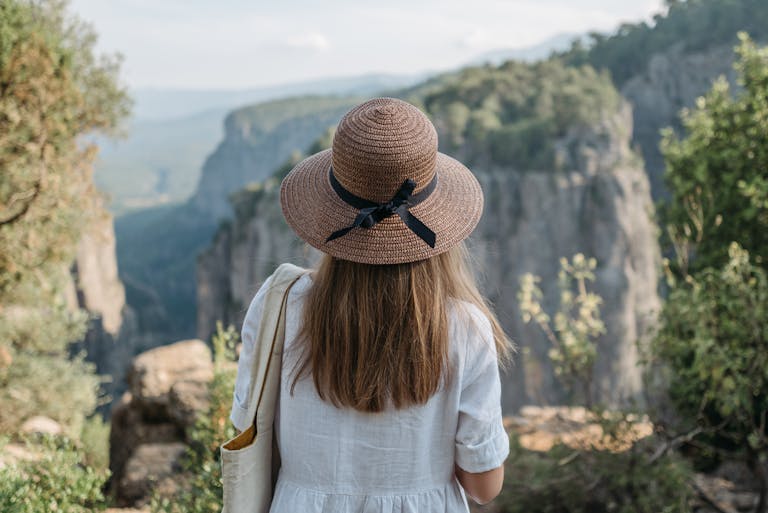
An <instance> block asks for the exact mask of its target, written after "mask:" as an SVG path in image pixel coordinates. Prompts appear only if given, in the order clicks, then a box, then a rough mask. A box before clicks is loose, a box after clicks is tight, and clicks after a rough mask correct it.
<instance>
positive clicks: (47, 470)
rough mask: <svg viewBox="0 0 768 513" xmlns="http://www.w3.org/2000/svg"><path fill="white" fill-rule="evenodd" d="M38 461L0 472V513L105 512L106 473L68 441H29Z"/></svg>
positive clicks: (28, 447)
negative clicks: (90, 463) (87, 460)
mask: <svg viewBox="0 0 768 513" xmlns="http://www.w3.org/2000/svg"><path fill="white" fill-rule="evenodd" d="M27 449H28V450H29V452H31V453H33V454H37V455H38V456H39V459H36V460H35V461H22V462H18V463H15V464H11V465H9V466H8V467H5V468H2V469H0V511H2V512H3V513H44V512H49V511H62V512H66V513H87V512H92V511H101V510H103V509H104V508H106V501H105V498H104V496H103V494H102V491H101V490H102V487H103V486H104V483H105V481H106V479H107V477H108V476H109V471H107V470H95V469H94V468H92V467H90V466H88V465H86V464H85V463H84V462H83V460H82V455H81V453H80V452H79V451H78V450H77V448H76V447H75V445H74V444H73V443H72V441H70V440H69V439H67V438H62V437H47V436H46V437H42V438H40V439H39V441H28V442H27Z"/></svg>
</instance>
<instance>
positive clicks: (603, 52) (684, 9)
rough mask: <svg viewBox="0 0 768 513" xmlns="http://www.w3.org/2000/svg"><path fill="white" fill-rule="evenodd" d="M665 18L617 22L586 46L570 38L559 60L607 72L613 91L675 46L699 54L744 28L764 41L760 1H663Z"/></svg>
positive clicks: (767, 29)
mask: <svg viewBox="0 0 768 513" xmlns="http://www.w3.org/2000/svg"><path fill="white" fill-rule="evenodd" d="M667 5H668V11H667V12H666V14H657V15H656V16H654V23H653V24H652V25H650V24H648V23H647V22H645V21H642V22H639V23H623V24H622V25H621V26H620V27H619V29H618V30H617V31H616V32H615V33H613V34H610V35H606V34H601V33H597V32H593V33H590V34H589V37H590V42H588V43H587V44H586V45H585V44H583V43H582V42H581V41H580V40H575V41H574V42H573V44H572V46H571V49H570V50H568V51H567V52H564V54H563V55H562V57H563V59H564V60H565V61H566V62H567V63H569V64H573V65H583V64H590V65H592V66H594V67H595V68H597V69H608V70H610V72H611V75H612V77H613V80H614V82H615V83H616V85H617V87H621V86H623V85H624V83H625V82H626V81H627V80H628V79H629V78H631V77H632V76H634V75H637V74H638V73H642V72H643V71H645V68H646V66H647V63H648V61H649V60H650V58H651V57H652V56H653V55H654V54H656V53H659V52H664V51H667V50H668V49H669V48H670V47H671V46H673V45H679V46H680V47H681V49H682V50H683V51H687V52H697V51H704V50H706V49H708V48H711V47H713V46H716V45H722V44H730V43H732V42H734V40H735V36H736V32H737V31H739V30H745V31H747V32H749V33H751V34H752V35H753V36H754V37H756V38H758V39H763V38H765V37H768V3H766V2H765V1H764V0H687V1H686V0H682V1H668V2H667Z"/></svg>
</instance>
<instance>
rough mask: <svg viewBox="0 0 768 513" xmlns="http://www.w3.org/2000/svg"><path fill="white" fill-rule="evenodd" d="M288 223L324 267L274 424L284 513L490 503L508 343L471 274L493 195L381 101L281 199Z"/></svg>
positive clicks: (358, 116) (290, 358)
mask: <svg viewBox="0 0 768 513" xmlns="http://www.w3.org/2000/svg"><path fill="white" fill-rule="evenodd" d="M280 199H281V205H282V209H283V214H284V215H285V218H286V220H287V222H288V224H289V225H290V226H291V228H293V230H294V231H295V232H296V233H297V234H298V235H299V237H301V238H302V239H303V240H305V241H306V242H308V243H309V244H310V245H312V246H314V247H315V248H317V249H319V250H320V251H321V252H323V253H324V255H323V256H322V258H321V260H320V262H319V265H318V266H317V268H316V269H315V270H314V271H312V272H311V273H308V274H306V275H304V276H303V277H302V278H300V279H299V281H298V282H296V284H295V285H294V286H293V288H292V289H291V291H290V293H289V296H288V307H287V312H286V333H285V346H284V352H283V364H282V386H281V390H280V396H279V400H278V401H279V402H278V407H277V413H276V418H275V430H276V438H277V444H278V447H279V450H280V455H281V460H282V464H281V468H280V474H279V477H278V481H277V485H276V489H275V495H274V499H273V502H272V507H271V511H272V512H275V513H278V512H297V513H312V512H321V511H322V512H326V511H332V512H358V511H365V512H369V511H370V512H385V511H386V512H393V511H398V512H399V511H403V512H419V513H428V512H437V511H439V512H454V511H468V507H467V502H466V499H465V495H464V493H465V492H466V494H468V495H469V496H470V497H472V498H473V499H474V500H475V501H476V502H478V503H486V502H488V501H490V500H492V499H493V498H494V497H495V496H496V495H497V494H498V493H499V491H500V489H501V484H502V481H503V476H504V470H503V465H502V464H503V462H504V460H505V459H506V457H507V455H508V453H509V439H508V437H507V435H506V433H505V431H504V428H503V425H502V419H501V407H500V388H501V387H500V381H499V371H498V362H499V361H504V360H505V359H506V358H507V357H508V355H509V353H510V348H511V344H510V342H509V341H508V339H507V338H506V337H505V335H504V333H503V331H502V330H501V327H500V326H499V323H498V321H497V319H496V317H495V316H494V315H493V313H492V312H491V311H490V309H489V308H488V307H487V305H486V303H485V302H484V300H483V299H482V297H481V295H480V294H479V293H478V291H477V287H476V285H475V283H474V280H473V278H472V276H471V273H470V272H469V269H468V265H467V254H466V249H465V246H464V242H463V241H464V239H466V238H467V237H468V236H469V234H470V233H471V232H472V230H473V229H474V228H475V226H476V225H477V222H478V221H479V219H480V215H481V212H482V207H483V196H482V191H481V189H480V186H479V184H478V182H477V180H476V179H475V178H474V176H473V175H472V173H471V172H470V171H469V170H468V169H467V168H466V167H464V166H463V165H462V164H461V163H459V162H458V161H456V160H454V159H452V158H450V157H448V156H446V155H444V154H442V153H439V152H438V151H437V133H436V131H435V128H434V126H433V125H432V123H431V122H430V121H429V119H428V118H427V117H426V116H425V115H424V114H423V113H422V112H421V111H420V110H419V109H417V108H416V107H414V106H413V105H410V104H409V103H407V102H404V101H401V100H397V99H393V98H376V99H373V100H370V101H368V102H365V103H363V104H362V105H359V106H357V107H355V108H354V109H352V110H351V111H350V112H348V113H347V114H346V115H345V116H344V118H343V119H342V120H341V122H340V123H339V126H338V128H337V131H336V134H335V136H334V140H333V147H332V148H331V149H329V150H325V151H321V152H319V153H317V154H315V155H312V156H310V157H308V158H307V159H305V160H303V161H302V162H300V163H299V164H298V165H296V167H295V168H294V169H293V170H292V171H291V172H290V173H289V174H288V175H287V176H286V178H285V179H284V180H283V183H282V186H281V197H280ZM268 287H269V279H267V280H266V281H265V283H264V285H262V287H261V289H260V290H259V292H258V293H257V294H256V296H255V297H254V299H253V301H252V302H251V305H250V307H249V309H248V312H247V314H246V318H245V321H244V324H243V332H242V334H243V349H242V351H241V356H240V363H239V368H238V377H237V383H236V386H235V397H234V404H233V409H232V415H231V419H232V421H233V422H234V424H235V426H236V427H237V428H238V429H244V428H246V427H247V426H248V425H249V422H250V420H251V419H249V418H248V417H247V415H245V414H244V412H245V410H246V406H247V405H246V404H244V401H243V400H242V398H244V397H245V391H246V390H247V388H248V382H249V375H248V373H249V369H250V364H249V361H248V358H249V356H250V355H252V354H253V334H254V333H256V331H257V328H258V326H257V324H258V322H259V318H260V316H261V309H262V302H263V297H264V293H265V291H266V289H267V288H268Z"/></svg>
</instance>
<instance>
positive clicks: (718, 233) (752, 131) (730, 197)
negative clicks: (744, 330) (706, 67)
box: [661, 33, 768, 275]
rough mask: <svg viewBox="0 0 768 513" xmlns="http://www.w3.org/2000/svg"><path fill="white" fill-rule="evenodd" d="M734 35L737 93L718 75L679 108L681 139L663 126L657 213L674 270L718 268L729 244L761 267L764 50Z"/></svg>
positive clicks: (766, 217) (767, 107)
mask: <svg viewBox="0 0 768 513" xmlns="http://www.w3.org/2000/svg"><path fill="white" fill-rule="evenodd" d="M739 39H740V40H741V43H740V45H739V46H738V47H737V48H736V52H737V54H738V56H739V59H738V61H737V62H736V64H735V67H736V69H737V70H738V73H739V83H740V85H741V86H743V90H741V91H739V92H738V93H737V95H736V96H735V97H733V96H732V92H731V91H730V88H729V86H728V82H727V81H726V80H725V79H724V78H720V79H719V80H718V81H717V82H715V84H714V87H713V89H712V90H711V91H710V92H709V93H708V94H707V95H706V96H704V97H703V98H699V99H698V100H697V102H696V108H695V109H694V110H686V111H684V112H683V115H682V120H683V126H684V127H685V137H684V138H683V139H678V138H677V137H676V136H675V134H674V133H673V131H672V130H671V129H667V130H665V132H664V136H663V139H662V144H661V149H662V152H663V154H664V158H665V160H666V164H667V174H666V179H667V183H668V185H669V189H670V193H671V198H670V200H669V202H668V203H666V204H665V205H664V208H663V210H662V216H663V219H664V220H665V222H666V223H667V227H668V232H669V243H671V244H672V245H673V246H674V248H675V250H676V253H677V262H676V265H675V266H674V268H673V271H675V272H676V273H677V274H678V275H684V274H685V273H688V272H690V273H695V271H696V270H698V269H703V268H705V267H720V266H722V265H723V264H724V263H725V262H726V261H727V260H728V248H729V244H730V243H731V242H732V241H736V242H738V243H739V244H741V245H742V246H743V247H744V248H745V249H746V250H747V251H749V252H750V253H751V254H752V255H753V258H754V261H755V263H757V264H758V265H762V266H763V267H764V268H765V266H766V265H768V261H766V260H764V259H765V256H766V255H768V202H767V201H766V199H768V48H758V47H756V46H755V44H754V43H753V42H752V41H751V40H750V39H749V37H748V36H747V35H746V34H744V33H740V34H739Z"/></svg>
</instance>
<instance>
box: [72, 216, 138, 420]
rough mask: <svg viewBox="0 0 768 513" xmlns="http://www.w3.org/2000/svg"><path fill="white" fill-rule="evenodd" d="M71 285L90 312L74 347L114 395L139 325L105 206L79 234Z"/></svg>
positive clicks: (76, 300)
mask: <svg viewBox="0 0 768 513" xmlns="http://www.w3.org/2000/svg"><path fill="white" fill-rule="evenodd" d="M68 288H69V292H68V294H67V295H68V303H69V305H70V306H71V307H72V308H82V309H84V310H86V311H87V312H88V313H89V316H90V320H89V324H88V331H87V332H86V334H85V337H84V338H83V340H82V341H80V342H78V343H77V344H74V345H73V347H72V351H73V352H78V351H81V350H82V351H85V353H86V359H87V360H88V361H90V362H93V363H94V364H95V365H96V372H98V373H99V374H102V375H105V376H108V377H109V378H110V379H109V380H108V381H106V382H105V383H104V384H103V385H102V393H104V394H105V395H107V396H108V397H110V398H111V399H113V400H115V399H117V398H119V397H120V395H121V394H122V393H123V391H124V390H125V369H126V368H127V366H128V364H129V363H130V361H131V358H132V357H133V351H134V345H135V342H136V336H137V334H138V327H137V323H136V320H135V316H134V313H133V311H132V309H131V308H130V307H129V306H128V305H127V304H126V300H125V289H124V288H123V284H122V282H121V281H120V278H119V277H118V272H117V257H116V255H115V233H114V226H113V219H112V216H111V215H109V214H108V213H107V212H106V211H103V212H102V213H101V214H100V215H99V216H98V217H97V218H96V219H95V220H94V222H93V223H92V224H91V225H90V226H89V228H88V230H86V231H85V232H84V233H83V235H82V237H81V239H80V242H79V244H78V248H77V257H76V260H75V262H74V264H73V266H72V280H71V283H70V285H69V287H68ZM111 405H112V401H109V402H108V403H107V404H104V405H102V406H101V407H100V411H101V412H102V413H104V414H108V413H109V411H110V409H111Z"/></svg>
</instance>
